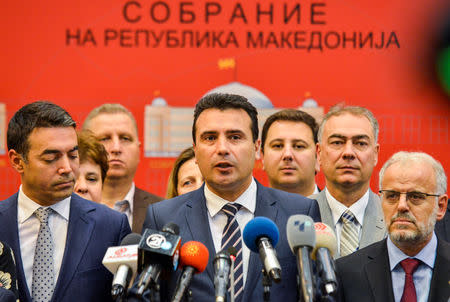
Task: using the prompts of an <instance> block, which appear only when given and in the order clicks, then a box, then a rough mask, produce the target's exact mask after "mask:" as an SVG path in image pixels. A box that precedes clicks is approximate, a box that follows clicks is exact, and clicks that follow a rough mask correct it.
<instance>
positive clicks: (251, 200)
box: [204, 177, 257, 217]
mask: <svg viewBox="0 0 450 302" xmlns="http://www.w3.org/2000/svg"><path fill="white" fill-rule="evenodd" d="M256 188H257V186H256V182H255V179H254V178H253V177H252V182H251V183H250V185H249V186H248V188H247V189H246V190H245V191H244V193H242V194H241V195H240V196H239V197H238V198H237V199H236V200H235V201H234V203H238V204H240V205H242V206H243V207H245V208H246V209H247V210H248V211H250V212H251V213H255V208H256ZM204 193H205V199H206V207H207V208H208V212H209V215H210V216H211V217H214V216H215V215H216V214H217V213H218V212H219V211H220V210H221V209H222V207H223V206H224V205H225V204H227V203H229V202H230V201H228V200H226V199H223V198H222V197H220V196H218V195H216V194H214V193H213V192H211V190H210V189H209V188H208V186H207V185H206V184H205V186H204Z"/></svg>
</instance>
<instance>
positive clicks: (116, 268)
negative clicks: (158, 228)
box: [102, 233, 141, 299]
mask: <svg viewBox="0 0 450 302" xmlns="http://www.w3.org/2000/svg"><path fill="white" fill-rule="evenodd" d="M140 240H141V235H139V234H136V233H131V234H128V235H127V236H125V237H124V238H123V240H122V242H121V243H120V246H115V247H110V248H108V250H107V251H106V253H105V257H103V261H102V263H103V265H104V266H105V267H106V268H107V269H108V270H109V271H110V272H112V273H113V274H114V279H113V283H112V289H111V295H112V297H113V299H118V298H120V297H123V296H124V294H125V292H126V289H127V288H128V285H129V284H130V280H131V276H132V275H133V273H134V272H136V268H137V258H138V257H137V251H138V243H139V241H140Z"/></svg>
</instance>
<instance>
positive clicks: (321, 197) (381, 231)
mask: <svg viewBox="0 0 450 302" xmlns="http://www.w3.org/2000/svg"><path fill="white" fill-rule="evenodd" d="M310 198H312V199H315V200H317V203H318V204H319V209H320V216H321V217H322V222H323V223H325V224H327V225H329V226H330V227H332V228H333V230H334V232H335V233H336V228H335V225H334V222H333V215H332V214H331V209H330V205H329V204H328V201H327V196H326V195H325V190H323V191H322V192H320V193H319V194H314V195H312V196H310ZM386 235H387V233H386V226H385V224H384V218H383V210H382V209H381V201H380V198H379V197H378V195H376V194H375V193H373V192H372V190H370V191H369V203H368V204H367V207H366V210H365V211H364V223H363V226H362V233H361V239H360V241H359V248H360V249H361V248H364V247H366V246H368V245H370V244H372V243H374V242H377V241H380V240H382V239H383V238H385V237H386ZM339 257H340V255H339V253H336V255H335V258H339Z"/></svg>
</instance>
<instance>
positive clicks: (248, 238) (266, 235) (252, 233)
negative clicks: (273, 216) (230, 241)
mask: <svg viewBox="0 0 450 302" xmlns="http://www.w3.org/2000/svg"><path fill="white" fill-rule="evenodd" d="M243 237H244V242H245V245H246V246H247V247H248V248H249V249H250V250H252V251H253V252H255V253H259V256H260V258H261V261H262V262H263V264H264V269H265V271H266V274H268V275H269V276H270V277H271V278H272V280H273V281H275V282H277V283H278V282H280V281H281V266H280V263H279V262H278V259H277V253H276V251H275V249H274V247H275V246H276V245H277V243H278V239H279V237H280V232H279V231H278V227H277V225H276V224H275V223H274V222H273V221H272V220H270V219H269V218H267V217H261V216H260V217H255V218H253V219H252V220H250V221H249V222H248V223H247V224H246V226H245V228H244V232H243Z"/></svg>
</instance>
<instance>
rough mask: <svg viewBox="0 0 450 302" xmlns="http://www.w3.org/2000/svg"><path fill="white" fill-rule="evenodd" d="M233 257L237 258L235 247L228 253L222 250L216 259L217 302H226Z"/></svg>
mask: <svg viewBox="0 0 450 302" xmlns="http://www.w3.org/2000/svg"><path fill="white" fill-rule="evenodd" d="M232 256H233V257H236V248H235V247H234V246H230V247H229V248H228V249H227V250H226V251H225V250H222V251H220V252H218V253H217V254H216V256H215V257H214V260H213V265H214V288H215V291H216V302H225V301H226V296H227V288H228V282H229V280H230V270H231V257H232Z"/></svg>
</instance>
